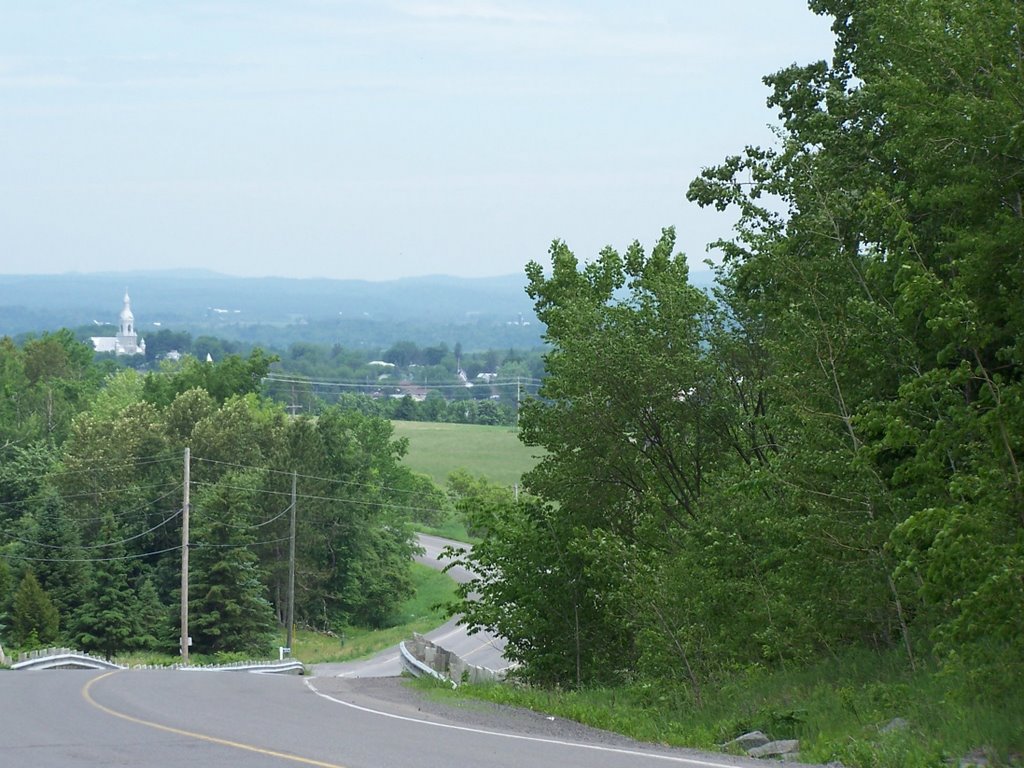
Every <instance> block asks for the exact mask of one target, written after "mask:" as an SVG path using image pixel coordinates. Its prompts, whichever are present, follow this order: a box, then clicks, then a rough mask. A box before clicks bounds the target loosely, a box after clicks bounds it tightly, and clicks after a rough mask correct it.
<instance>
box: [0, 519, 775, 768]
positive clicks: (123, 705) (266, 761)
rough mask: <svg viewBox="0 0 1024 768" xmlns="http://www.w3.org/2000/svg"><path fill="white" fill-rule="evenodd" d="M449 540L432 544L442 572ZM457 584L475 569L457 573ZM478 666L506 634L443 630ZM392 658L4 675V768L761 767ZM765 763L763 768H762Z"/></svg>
mask: <svg viewBox="0 0 1024 768" xmlns="http://www.w3.org/2000/svg"><path fill="white" fill-rule="evenodd" d="M445 543H446V542H444V540H439V539H436V538H434V537H424V540H423V544H424V546H425V548H426V549H427V554H426V555H425V558H426V559H427V560H428V561H431V563H432V564H433V565H437V566H438V567H440V563H438V562H437V559H436V558H437V554H438V553H439V551H440V549H441V548H442V547H443V546H444V545H445ZM453 575H454V576H455V577H456V578H463V579H464V578H467V577H468V574H466V573H465V572H460V571H459V570H458V569H456V571H455V573H454V574H453ZM432 634H433V635H434V636H435V637H436V638H437V640H438V642H440V643H441V644H442V645H444V646H445V647H447V648H451V649H452V650H455V651H456V652H457V653H460V655H463V656H468V657H469V658H471V659H473V660H474V661H476V663H486V662H485V661H484V660H485V659H486V660H488V661H489V663H487V665H488V666H492V668H494V667H495V666H500V665H502V664H503V663H504V662H503V661H502V660H501V653H500V650H501V643H500V641H498V640H497V639H494V638H487V637H481V636H480V635H477V636H473V637H468V636H466V634H465V631H464V630H463V629H462V628H459V627H457V626H455V622H454V620H453V621H452V622H449V623H448V624H446V625H445V626H444V627H441V628H439V629H438V630H437V631H435V632H434V633H432ZM398 672H399V667H398V659H397V653H396V652H395V651H394V650H391V651H387V652H385V653H383V654H381V655H380V656H379V657H377V658H375V659H371V660H370V661H364V662H358V663H355V664H351V665H320V666H319V667H318V668H317V669H316V676H315V677H313V678H300V677H294V676H275V675H260V674H253V673H246V672H225V671H201V670H185V671H174V670H134V671H122V672H113V673H109V672H108V673H99V672H82V671H71V670H51V671H35V672H6V673H2V672H0V768H22V766H24V767H25V768H110V767H112V766H132V767H133V768H134V767H135V766H166V767H167V768H179V767H180V768H186V766H187V768H228V766H232V767H233V766H246V767H252V768H263V767H267V768H269V767H270V766H278V767H281V766H287V765H305V766H320V768H379V767H383V766H418V767H422V768H448V767H449V766H468V765H472V766H474V767H475V768H506V767H507V768H512V767H513V766H514V767H515V768H520V767H521V766H547V765H554V766H564V767H565V768H575V767H577V766H578V767H579V768H623V767H625V766H648V765H653V766H657V765H682V766H690V767H691V768H736V767H737V766H756V765H758V763H757V761H753V760H749V759H745V760H741V759H738V758H731V757H728V756H723V755H707V754H701V753H697V752H693V751H687V750H670V749H667V748H664V747H658V746H653V745H643V744H637V743H634V742H631V741H629V740H627V739H625V738H623V737H620V736H617V735H615V734H609V733H606V732H603V731H596V730H593V729H588V728H585V727H583V726H580V725H579V724H577V723H573V722H571V721H566V720H561V719H557V718H553V717H546V716H544V715H541V714H536V713H532V712H527V711H525V710H517V709H510V708H504V707H500V706H498V705H489V704H484V703H473V704H471V705H465V704H461V703H456V704H451V703H444V702H439V701H437V700H436V699H434V698H431V697H430V696H429V695H428V694H426V693H424V692H422V691H415V690H410V689H408V688H406V687H405V686H404V685H403V684H402V682H401V681H399V680H398V679H395V678H389V676H391V675H397V674H398ZM762 765H763V764H762Z"/></svg>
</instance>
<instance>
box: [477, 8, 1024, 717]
mask: <svg viewBox="0 0 1024 768" xmlns="http://www.w3.org/2000/svg"><path fill="white" fill-rule="evenodd" d="M811 7H812V9H813V10H815V11H816V12H818V13H822V14H826V15H828V16H830V17H831V18H832V19H833V29H834V32H835V34H836V45H835V51H834V58H833V60H832V62H831V63H826V62H816V63H813V64H810V65H806V66H798V65H794V66H791V67H789V68H786V69H784V70H782V71H780V72H777V73H775V74H773V75H771V76H770V77H767V78H766V80H765V82H766V83H767V84H768V86H769V87H770V89H771V96H770V100H769V103H770V104H771V105H772V106H773V107H774V108H776V109H777V110H778V114H779V117H780V125H779V127H778V131H777V137H778V144H777V146H775V147H771V148H759V147H748V148H746V149H745V150H744V151H743V152H742V153H740V154H737V155H735V156H732V157H729V158H727V159H726V160H725V161H724V162H722V163H721V164H720V165H717V166H714V167H709V168H707V169H706V170H704V172H703V173H702V174H701V175H700V177H699V178H697V179H696V180H694V181H693V182H692V184H691V186H690V188H689V197H690V199H691V200H692V201H694V202H696V203H697V204H699V205H701V206H711V207H715V208H718V209H720V210H725V209H733V210H737V211H738V212H739V224H738V226H737V229H736V231H735V235H734V237H732V238H730V239H727V240H724V241H723V242H721V243H719V244H718V245H719V247H720V248H721V249H722V250H723V251H724V254H725V259H724V262H723V263H722V264H721V266H720V268H719V283H718V288H717V289H716V290H715V291H714V293H713V295H709V294H708V293H707V292H705V291H702V290H699V289H697V288H695V287H693V286H692V285H691V284H690V283H689V282H688V267H687V262H686V259H685V258H684V257H683V256H682V255H680V254H678V253H676V252H675V245H674V233H673V231H672V230H670V229H667V230H665V231H664V232H663V233H662V235H661V237H660V239H659V240H658V241H657V243H656V244H655V245H654V246H653V247H652V248H644V247H642V246H641V245H640V244H639V243H637V244H635V245H633V246H632V247H631V248H629V249H628V250H627V251H626V252H624V253H618V252H616V251H614V250H612V249H607V250H604V251H602V252H601V253H600V254H599V255H598V256H597V258H596V259H594V260H592V261H589V262H587V263H581V262H580V261H579V260H578V259H577V258H576V256H574V254H573V253H572V252H571V251H570V249H569V247H568V245H567V244H565V243H562V242H557V241H556V242H555V243H554V245H553V246H552V248H551V252H550V267H546V266H542V265H541V264H539V263H531V264H530V265H529V267H528V269H527V275H528V278H529V293H530V295H531V297H532V298H533V299H534V302H535V309H536V313H537V316H538V318H539V319H540V320H541V321H542V323H543V324H544V325H545V327H546V329H547V332H546V340H547V341H548V342H549V344H550V351H549V352H548V353H547V355H546V367H547V378H546V379H545V381H544V384H543V386H542V387H541V390H540V393H541V395H542V398H540V399H535V400H532V401H531V402H529V403H528V404H527V405H526V406H525V409H524V411H523V413H522V415H521V429H522V435H523V438H524V439H525V440H526V442H527V443H529V444H530V445H535V446H540V447H542V448H543V449H544V450H545V451H546V456H545V458H544V459H543V460H542V461H541V463H540V465H539V466H538V467H537V468H536V469H535V470H534V471H532V472H531V473H529V474H528V475H527V476H526V485H527V487H528V489H529V490H530V491H531V492H532V494H533V496H534V499H533V500H531V501H521V502H520V503H519V504H516V505H514V504H506V505H504V506H502V505H498V506H492V507H488V508H484V509H480V510H478V514H477V520H476V523H477V525H478V527H479V528H480V529H481V530H486V531H487V534H486V536H485V537H484V540H483V542H482V543H481V544H479V545H478V546H476V547H475V548H474V550H473V551H472V553H471V554H464V560H465V561H466V563H467V564H468V565H469V566H470V567H472V568H474V569H476V570H477V572H478V573H479V574H480V576H479V578H478V580H477V581H476V582H475V583H473V584H470V585H467V586H466V587H465V593H466V595H467V596H468V595H469V594H470V593H478V594H479V595H480V596H481V598H480V600H479V601H477V600H471V599H467V600H466V601H465V602H464V603H463V604H462V605H461V609H462V610H464V611H465V612H466V613H467V615H468V616H469V620H470V621H471V622H472V623H474V624H476V625H481V626H486V627H489V628H492V629H495V630H497V631H498V632H500V633H501V634H503V635H505V636H506V637H507V638H508V639H509V646H508V649H509V650H508V652H509V654H510V656H511V658H513V659H514V660H515V661H517V662H519V663H520V664H521V669H520V672H521V674H522V675H523V676H525V677H526V678H527V679H530V680H533V681H535V682H542V683H547V684H557V685H561V686H570V687H578V686H592V685H600V684H620V683H624V682H625V683H628V682H630V681H633V682H636V681H647V682H648V683H657V684H658V685H659V686H661V688H660V690H662V691H664V690H666V687H672V686H676V687H679V688H680V689H684V690H686V691H688V692H689V701H690V702H691V703H695V704H696V705H698V706H699V705H700V702H701V700H702V696H703V695H704V693H705V690H706V687H707V686H708V685H709V684H710V683H711V681H714V680H715V679H717V676H718V675H720V674H721V673H723V672H725V671H727V670H733V669H742V668H752V667H761V668H784V667H786V666H787V665H794V664H795V665H800V664H803V663H806V662H808V661H809V660H813V659H819V658H838V657H839V656H841V655H842V654H843V653H845V652H847V651H849V650H850V649H863V650H865V651H869V652H872V653H877V654H879V655H880V656H881V655H885V656H886V658H893V657H895V658H898V659H899V660H900V661H899V663H900V664H901V665H902V666H903V667H904V668H906V669H908V670H914V669H931V670H935V671H937V672H938V673H940V674H941V673H954V672H955V673H957V674H958V675H961V677H962V679H967V680H969V681H971V685H972V686H973V687H972V688H971V690H972V691H973V692H974V694H976V695H978V696H982V697H990V696H998V695H999V692H1012V691H1016V692H1017V693H1018V694H1019V691H1020V685H1021V682H1022V679H1024V489H1022V485H1021V462H1022V460H1024V381H1022V377H1024V347H1022V340H1024V326H1022V323H1024V258H1022V255H1024V254H1022V249H1024V214H1022V202H1021V201H1022V187H1024V130H1022V126H1024V123H1022V122H1021V116H1022V115H1024V82H1022V77H1024V68H1022V62H1024V54H1022V41H1021V30H1022V28H1024V24H1022V22H1024V10H1022V6H1021V4H1020V3H1017V2H1009V1H1008V0H999V1H995V2H992V1H985V2H974V1H973V0H971V1H965V0H929V1H927V2H924V1H909V2H900V3H891V2H881V0H853V1H851V0H814V1H813V2H811ZM974 694H972V695H974Z"/></svg>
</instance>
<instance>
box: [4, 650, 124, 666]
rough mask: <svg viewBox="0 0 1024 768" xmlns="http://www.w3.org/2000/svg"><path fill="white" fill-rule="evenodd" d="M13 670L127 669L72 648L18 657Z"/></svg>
mask: <svg viewBox="0 0 1024 768" xmlns="http://www.w3.org/2000/svg"><path fill="white" fill-rule="evenodd" d="M11 669H18V670H22V669H28V670H35V669H125V667H123V666H121V665H120V664H115V663H114V662H112V661H108V660H107V659H102V658H99V657H98V656H91V655H89V654H88V653H83V652H82V651H76V650H74V649H72V648H43V649H41V650H38V651H29V652H28V653H22V654H19V655H18V661H16V662H15V663H14V664H12V665H11Z"/></svg>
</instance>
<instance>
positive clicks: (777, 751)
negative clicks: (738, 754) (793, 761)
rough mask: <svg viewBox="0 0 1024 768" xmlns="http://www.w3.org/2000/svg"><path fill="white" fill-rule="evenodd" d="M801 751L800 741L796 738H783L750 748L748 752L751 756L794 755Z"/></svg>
mask: <svg viewBox="0 0 1024 768" xmlns="http://www.w3.org/2000/svg"><path fill="white" fill-rule="evenodd" d="M799 751H800V742H799V741H797V740H796V739H781V740H779V741H769V742H768V743H767V744H764V745H762V746H760V747H754V748H753V749H748V750H747V754H748V755H750V756H751V757H778V756H780V755H792V754H793V753H794V752H799Z"/></svg>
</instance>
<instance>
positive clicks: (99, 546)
mask: <svg viewBox="0 0 1024 768" xmlns="http://www.w3.org/2000/svg"><path fill="white" fill-rule="evenodd" d="M180 514H181V510H180V509H179V510H177V511H176V512H175V513H174V514H173V515H171V516H170V517H168V518H165V519H164V520H162V521H161V522H159V523H157V524H156V525H154V526H153V527H152V528H150V529H149V530H146V531H143V532H142V533H137V534H135V535H134V536H129V537H128V538H126V539H120V540H118V541H109V542H106V543H103V544H88V545H85V544H80V545H78V547H77V549H85V550H88V549H103V548H104V547H113V546H116V545H118V544H127V543H128V542H129V541H135V540H136V539H141V538H142V537H143V536H146V535H148V534H150V533H152V532H153V531H155V530H157V529H158V528H162V527H164V526H165V525H167V524H168V523H169V522H171V521H172V520H174V519H175V518H176V517H178V515H180ZM4 535H5V536H7V538H8V539H9V540H11V541H18V542H21V543H22V544H28V545H29V546H33V547H42V548H43V549H65V547H64V546H63V545H60V544H46V543H45V542H42V541H32V540H31V539H23V538H21V537H20V536H14V535H12V534H9V533H8V534H4Z"/></svg>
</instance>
